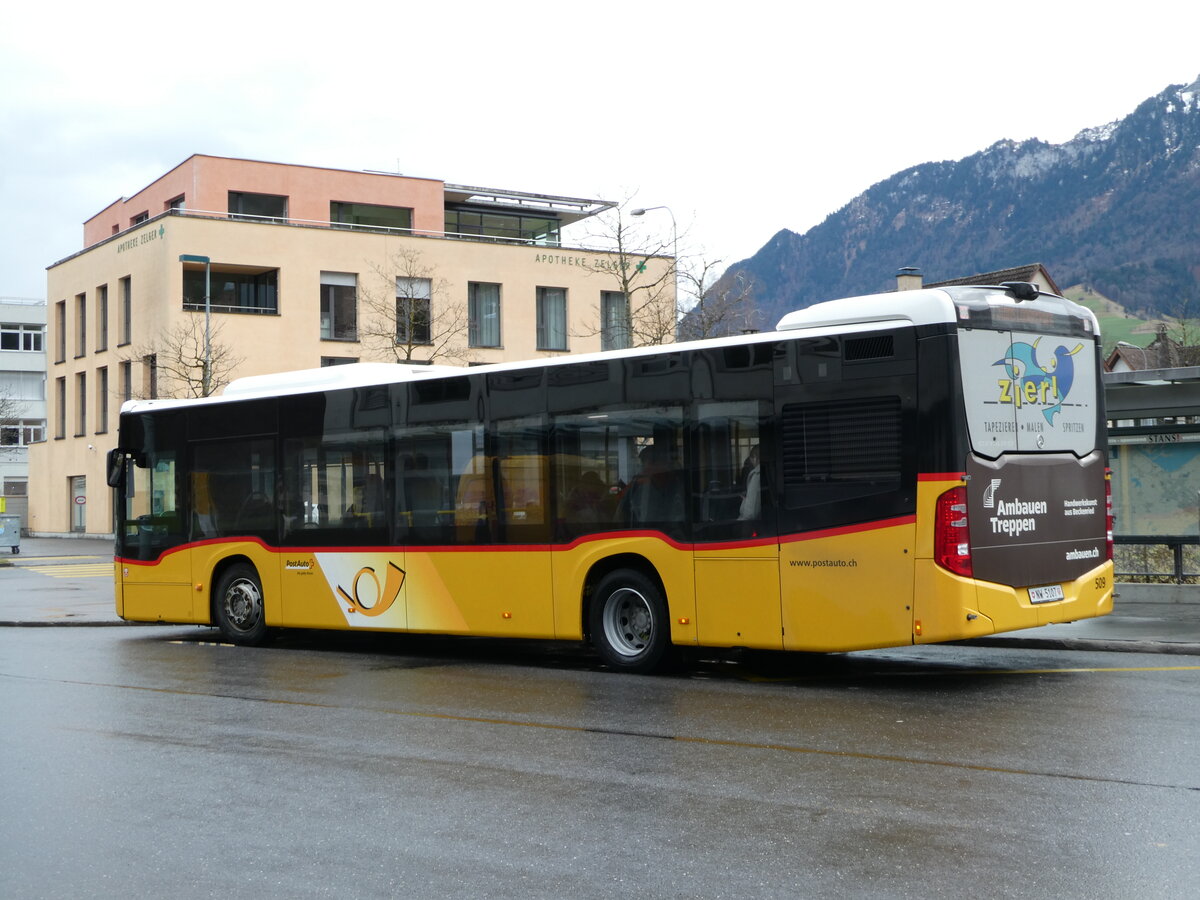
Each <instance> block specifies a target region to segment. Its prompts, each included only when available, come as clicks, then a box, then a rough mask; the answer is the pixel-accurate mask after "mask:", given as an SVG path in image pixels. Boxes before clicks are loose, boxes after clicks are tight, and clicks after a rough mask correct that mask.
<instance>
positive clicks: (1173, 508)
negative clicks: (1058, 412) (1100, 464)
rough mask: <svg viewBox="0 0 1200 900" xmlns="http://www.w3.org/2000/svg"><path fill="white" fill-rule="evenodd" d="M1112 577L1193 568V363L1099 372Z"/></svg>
mask: <svg viewBox="0 0 1200 900" xmlns="http://www.w3.org/2000/svg"><path fill="white" fill-rule="evenodd" d="M1104 394H1105V402H1106V404H1107V411H1108V420H1109V448H1110V452H1109V465H1110V466H1111V468H1112V493H1113V512H1114V515H1115V521H1114V523H1113V532H1114V534H1113V536H1114V541H1115V545H1116V546H1115V549H1114V555H1115V562H1116V572H1117V576H1118V577H1122V576H1124V577H1128V576H1150V577H1152V579H1153V580H1160V579H1161V580H1164V581H1192V580H1194V579H1195V578H1196V577H1197V576H1200V366H1185V367H1175V368H1161V369H1141V370H1137V371H1124V372H1106V373H1105V374H1104Z"/></svg>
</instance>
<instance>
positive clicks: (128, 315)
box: [117, 276, 133, 347]
mask: <svg viewBox="0 0 1200 900" xmlns="http://www.w3.org/2000/svg"><path fill="white" fill-rule="evenodd" d="M132 340H133V279H132V278H131V277H129V276H126V277H125V278H122V279H121V328H120V334H119V335H118V340H117V343H118V345H119V346H122V347H123V346H125V345H126V344H128V343H129V342H130V341H132Z"/></svg>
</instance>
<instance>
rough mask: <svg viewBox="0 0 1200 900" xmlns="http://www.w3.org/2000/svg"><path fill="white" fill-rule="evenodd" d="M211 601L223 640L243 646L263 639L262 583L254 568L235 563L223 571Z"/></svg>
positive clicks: (264, 631)
mask: <svg viewBox="0 0 1200 900" xmlns="http://www.w3.org/2000/svg"><path fill="white" fill-rule="evenodd" d="M214 599H215V603H214V606H215V609H214V612H215V615H216V620H217V627H218V628H219V629H221V634H222V635H223V636H224V637H225V639H226V640H228V641H230V642H232V643H234V644H242V645H245V646H254V645H257V644H261V643H262V642H263V641H264V640H266V638H267V620H266V616H265V614H264V610H263V591H262V581H261V580H260V579H259V577H258V572H257V571H255V569H254V566H251V565H249V564H247V563H237V564H235V565H232V566H230V567H229V568H228V569H226V570H225V572H224V574H222V575H221V580H220V581H219V582H218V583H217V593H216V597H215V598H214Z"/></svg>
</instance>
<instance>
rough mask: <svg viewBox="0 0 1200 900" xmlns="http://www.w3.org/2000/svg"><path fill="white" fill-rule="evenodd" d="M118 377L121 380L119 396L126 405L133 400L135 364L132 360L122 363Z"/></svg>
mask: <svg viewBox="0 0 1200 900" xmlns="http://www.w3.org/2000/svg"><path fill="white" fill-rule="evenodd" d="M118 377H119V378H120V379H121V382H120V384H119V385H118V386H117V387H118V390H119V391H120V394H119V395H118V396H119V397H120V398H121V402H122V403H125V402H126V401H128V400H132V399H133V363H132V362H131V361H130V360H123V361H122V362H121V371H120V375H119V376H118Z"/></svg>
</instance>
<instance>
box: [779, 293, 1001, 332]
mask: <svg viewBox="0 0 1200 900" xmlns="http://www.w3.org/2000/svg"><path fill="white" fill-rule="evenodd" d="M996 293H997V294H999V295H1000V296H1003V289H997V291H996ZM954 321H955V312H954V301H953V299H951V297H950V294H948V293H947V292H946V291H943V290H940V289H938V288H924V289H922V290H916V291H891V292H889V293H886V294H867V295H865V296H863V297H844V298H842V299H840V300H826V301H825V302H824V303H814V304H813V305H812V306H809V307H806V308H804V309H798V310H796V311H795V312H790V313H788V314H787V315H786V316H784V317H783V318H782V319H780V320H779V324H778V325H776V326H775V329H776V330H777V331H792V330H794V329H796V328H820V327H821V326H824V325H843V324H845V323H847V322H904V323H905V324H912V325H934V324H937V323H941V322H954Z"/></svg>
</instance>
